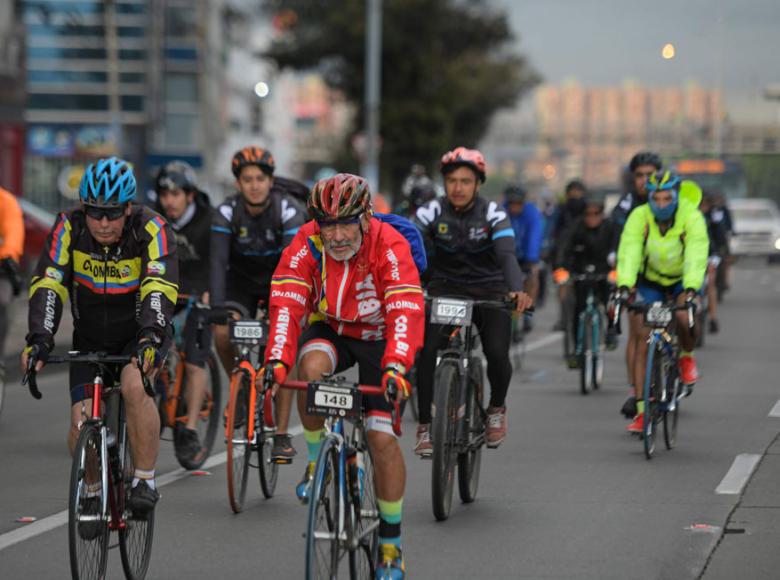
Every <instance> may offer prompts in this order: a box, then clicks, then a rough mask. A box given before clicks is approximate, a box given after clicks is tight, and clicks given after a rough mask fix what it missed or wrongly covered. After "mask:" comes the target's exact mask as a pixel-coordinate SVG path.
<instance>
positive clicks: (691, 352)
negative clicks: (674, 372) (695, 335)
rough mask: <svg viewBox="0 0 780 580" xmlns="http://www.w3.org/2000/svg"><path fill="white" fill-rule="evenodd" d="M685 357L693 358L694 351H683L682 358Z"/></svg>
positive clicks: (681, 352)
mask: <svg viewBox="0 0 780 580" xmlns="http://www.w3.org/2000/svg"><path fill="white" fill-rule="evenodd" d="M684 356H693V351H692V350H691V351H687V350H681V351H680V357H684Z"/></svg>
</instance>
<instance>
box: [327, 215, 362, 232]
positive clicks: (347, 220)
mask: <svg viewBox="0 0 780 580" xmlns="http://www.w3.org/2000/svg"><path fill="white" fill-rule="evenodd" d="M361 215H363V214H362V213H361V214H358V215H356V216H353V217H350V218H342V219H338V220H317V225H319V226H320V229H322V228H329V227H334V226H338V225H342V226H344V225H350V224H357V223H360V216H361Z"/></svg>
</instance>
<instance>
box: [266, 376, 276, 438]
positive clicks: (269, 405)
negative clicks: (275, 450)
mask: <svg viewBox="0 0 780 580" xmlns="http://www.w3.org/2000/svg"><path fill="white" fill-rule="evenodd" d="M273 380H274V371H273V369H272V368H271V367H268V368H266V369H265V373H264V374H263V422H264V423H265V424H266V426H267V427H268V428H270V429H276V422H275V421H274V409H273V400H274V397H273V396H270V397H269V396H268V395H269V394H271V388H272V387H273Z"/></svg>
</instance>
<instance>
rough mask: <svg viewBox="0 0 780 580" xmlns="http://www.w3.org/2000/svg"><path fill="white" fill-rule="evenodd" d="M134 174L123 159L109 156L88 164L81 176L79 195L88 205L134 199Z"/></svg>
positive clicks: (113, 204)
mask: <svg viewBox="0 0 780 580" xmlns="http://www.w3.org/2000/svg"><path fill="white" fill-rule="evenodd" d="M135 191H136V184H135V176H134V175H133V170H132V169H130V166H129V165H128V164H127V162H126V161H124V160H123V159H119V158H118V157H109V158H107V159H99V160H97V161H96V162H95V163H92V164H90V166H89V167H87V170H86V171H85V172H84V176H83V177H82V178H81V184H80V185H79V197H80V198H81V201H82V202H84V203H86V204H88V205H97V206H118V205H124V204H126V203H130V202H131V201H133V199H135Z"/></svg>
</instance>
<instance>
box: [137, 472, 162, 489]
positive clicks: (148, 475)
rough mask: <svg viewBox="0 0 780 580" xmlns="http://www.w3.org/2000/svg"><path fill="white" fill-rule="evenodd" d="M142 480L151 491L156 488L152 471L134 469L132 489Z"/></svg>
mask: <svg viewBox="0 0 780 580" xmlns="http://www.w3.org/2000/svg"><path fill="white" fill-rule="evenodd" d="M142 479H143V480H144V481H145V482H146V485H148V486H149V487H151V488H152V489H155V488H156V487H157V486H156V485H155V483H154V469H136V470H135V471H134V472H133V483H132V487H135V486H136V485H138V482H140V481H141V480H142Z"/></svg>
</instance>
